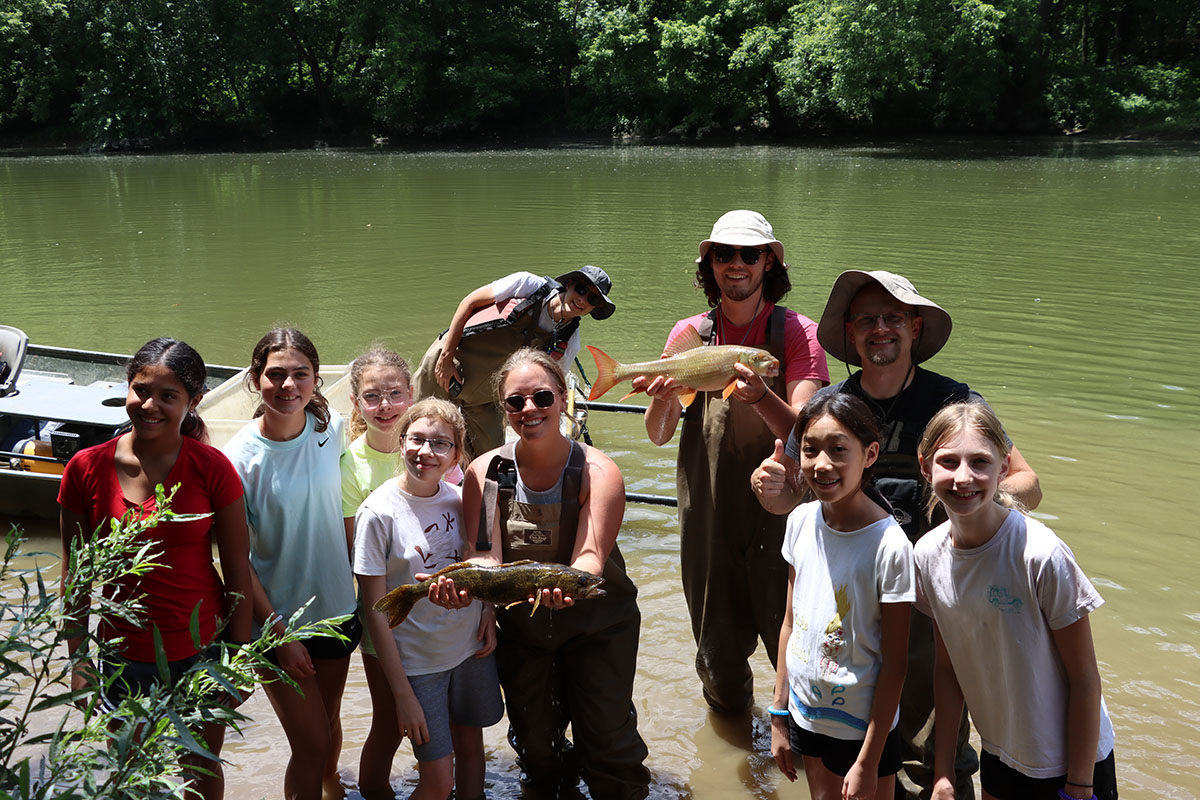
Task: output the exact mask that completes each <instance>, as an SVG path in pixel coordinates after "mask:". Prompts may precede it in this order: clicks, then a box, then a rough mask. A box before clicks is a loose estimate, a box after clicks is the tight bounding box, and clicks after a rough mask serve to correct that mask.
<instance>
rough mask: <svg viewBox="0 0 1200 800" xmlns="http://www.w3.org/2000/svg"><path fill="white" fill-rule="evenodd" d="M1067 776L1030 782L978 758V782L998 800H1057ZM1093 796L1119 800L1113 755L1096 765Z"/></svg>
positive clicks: (995, 760)
mask: <svg viewBox="0 0 1200 800" xmlns="http://www.w3.org/2000/svg"><path fill="white" fill-rule="evenodd" d="M1066 780H1067V776H1066V775H1059V776H1058V777H1057V778H1031V777H1029V776H1028V775H1025V774H1023V773H1020V772H1018V771H1017V770H1015V769H1013V768H1012V767H1010V766H1008V765H1007V764H1005V763H1004V762H1003V761H1001V760H1000V758H999V756H995V755H992V754H991V753H989V752H987V751H986V750H984V751H983V752H982V753H980V754H979V782H980V784H982V785H983V790H984V791H985V792H987V793H988V794H990V795H991V796H992V797H995V798H997V800H1058V790H1059V789H1061V788H1063V784H1064V783H1066ZM1092 792H1093V793H1094V794H1095V795H1096V798H1097V800H1117V762H1116V759H1115V758H1114V756H1113V753H1109V754H1108V758H1106V759H1104V760H1103V761H1097V762H1096V767H1095V769H1093V770H1092Z"/></svg>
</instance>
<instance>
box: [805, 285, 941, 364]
mask: <svg viewBox="0 0 1200 800" xmlns="http://www.w3.org/2000/svg"><path fill="white" fill-rule="evenodd" d="M872 281H874V282H875V283H878V284H879V285H880V286H882V287H883V288H884V290H885V291H887V293H888V294H890V295H891V296H892V297H894V298H896V299H897V300H899V301H900V302H901V303H904V304H906V305H910V306H913V307H915V308H917V309H919V310H920V312H921V319H922V320H923V322H922V323H921V337H920V338H919V339H917V341H916V343H915V344H914V346H913V363H914V364H919V363H921V362H922V361H926V360H928V359H930V358H933V356H934V355H936V354H937V352H938V351H939V350H941V349H942V348H943V347H944V346H945V345H946V342H947V341H948V340H949V339H950V328H951V327H952V323H951V321H950V315H949V314H948V313H946V310H945V309H944V308H942V307H941V306H939V305H938V304H937V303H935V302H933V301H932V300H928V299H926V298H924V297H922V296H921V295H919V294H917V290H916V288H914V287H913V285H912V282H911V281H909V279H908V278H905V277H904V276H903V275H897V274H896V273H894V272H887V271H885V270H881V269H879V270H872V271H870V272H864V271H863V270H860V269H849V270H846V271H845V272H843V273H842V274H841V275H838V277H837V280H836V281H834V282H833V290H832V291H831V292H830V293H829V302H827V303H826V304H825V312H824V313H823V314H821V323H820V324H819V325H817V341H818V342H820V343H821V347H824V348H825V352H826V353H829V355H831V356H833V357H834V358H836V359H837V360H839V361H844V362H846V363H847V364H853V365H854V366H856V367H857V366H862V359H861V358H859V356H858V351H857V350H856V349H854V347H853V345H852V344H851V342H850V340H849V337H847V336H846V327H845V326H846V322H848V320H847V319H846V317H847V315H848V314H849V313H850V303H851V301H852V300H854V296H855V295H856V294H858V293H859V291H860V290H861V289H862V288H863V287H864V286H866V285H867V284H868V283H871V282H872Z"/></svg>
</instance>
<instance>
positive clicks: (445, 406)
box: [400, 397, 467, 467]
mask: <svg viewBox="0 0 1200 800" xmlns="http://www.w3.org/2000/svg"><path fill="white" fill-rule="evenodd" d="M429 418H432V419H440V420H441V421H442V422H444V423H446V424H447V425H449V426H450V430H451V432H452V433H453V435H454V454H455V456H456V462H457V463H458V465H459V466H460V467H464V466H466V464H467V461H466V458H467V453H466V441H467V421H466V419H465V418H464V417H463V414H462V412H461V411H459V410H458V406H456V405H454V403H451V402H450V401H449V400H443V399H442V398H440V397H426V398H425V399H424V400H418V401H417V402H415V403H413V404H412V405H411V406H409V407H408V411H405V412H404V416H402V417H401V418H400V438H401V439H403V438H404V436H405V435H406V434H407V433H408V429H409V427H410V426H411V425H412V424H413V423H414V422H416V421H417V420H419V419H429ZM401 460H403V457H402V458H401Z"/></svg>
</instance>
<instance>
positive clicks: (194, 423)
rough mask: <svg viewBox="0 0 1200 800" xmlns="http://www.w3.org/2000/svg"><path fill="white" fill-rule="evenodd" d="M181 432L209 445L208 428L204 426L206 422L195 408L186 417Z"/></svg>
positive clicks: (180, 427)
mask: <svg viewBox="0 0 1200 800" xmlns="http://www.w3.org/2000/svg"><path fill="white" fill-rule="evenodd" d="M179 432H180V433H181V434H183V435H184V436H190V437H191V438H193V439H195V440H196V441H198V442H203V443H204V444H208V426H207V425H205V424H204V420H203V419H201V418H200V415H199V414H197V413H196V409H194V408H193V409H191V410H190V411H188V412H187V414H186V415H185V416H184V418H183V424H182V425H180V426H179Z"/></svg>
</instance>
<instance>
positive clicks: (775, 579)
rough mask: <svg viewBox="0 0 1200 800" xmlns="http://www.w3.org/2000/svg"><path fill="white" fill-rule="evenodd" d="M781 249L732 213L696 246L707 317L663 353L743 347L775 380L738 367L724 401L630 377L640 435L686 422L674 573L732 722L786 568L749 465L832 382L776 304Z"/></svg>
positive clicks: (748, 690)
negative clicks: (760, 351)
mask: <svg viewBox="0 0 1200 800" xmlns="http://www.w3.org/2000/svg"><path fill="white" fill-rule="evenodd" d="M783 256H784V251H783V244H782V243H780V242H779V240H778V239H776V238H775V235H774V233H773V231H772V229H771V225H770V223H768V222H767V220H766V219H764V218H763V216H762V215H761V214H759V213H756V212H754V211H744V210H743V211H730V212H729V213H727V214H725V215H724V216H722V217H721V218H720V219H719V220H717V223H716V225H714V226H713V229H712V235H711V236H709V238H707V239H705V240H704V241H702V242H701V243H700V257H699V258H697V259H696V264H697V268H696V286H697V287H698V288H700V289H703V290H704V293H705V296H706V297H707V299H708V305H709V306H710V308H711V309H712V310H711V311H708V312H705V313H702V314H697V315H695V316H693V317H689V318H687V319H683V320H680V321H679V322H678V323H676V324H675V327H674V329H673V330H672V331H671V335H670V336H669V337H668V339H667V350H668V351H671V350H673V349H674V348H675V347H677V346H684V342H687V343H688V344H693V343H694V344H696V345H723V344H734V345H738V344H744V345H749V346H753V347H761V348H764V349H767V350H769V351H770V352H771V354H772V355H774V356H775V357H776V358H777V359H778V360H779V364H780V366H779V375H778V376H777V377H767V378H766V379H765V380H764V378H761V377H759V376H758V375H756V374H754V373H753V372H752V371H751V370H750V369H748V368H746V367H743V366H742V365H740V364H739V365H738V367H739V368H740V369H739V373H740V375H741V379H740V380H739V381H738V382H737V384H736V386H735V389H734V391H733V393H732V394H731V395H730V396H729V397H728V399H723V398H722V393H721V392H719V391H717V392H704V393H700V394H698V395H696V398H695V401H694V402H692V403H691V404H690V405H689V406H688V408H687V410H686V411H684V410H683V409H682V408H681V405H680V395H681V394H684V393H685V391H684V390H685V389H687V388H688V387H685V386H682V385H680V384H679V383H677V382H676V381H675V380H674V379H672V378H663V377H657V378H654V379H653V380H648V379H646V378H637V379H635V380H634V383H633V388H634V389H635V390H644V391H645V392H646V394H647V395H649V396H650V398H651V401H650V406H649V408H647V410H646V415H645V424H646V432H647V434H648V435H649V437H650V440H651V441H653V442H654V443H655V444H658V445H662V444H666V443H667V442H668V441H670V439H671V437H672V435H673V434H674V433H675V429H676V427H677V426H678V425H679V422H680V419H681V418H682V420H683V433H682V434H681V436H680V439H679V457H678V467H677V473H676V475H677V482H678V497H679V527H680V566H681V571H682V577H683V592H684V596H685V598H686V600H687V604H688V612H689V613H690V615H691V619H692V633H693V635H694V636H695V639H696V645H697V650H698V652H697V655H696V671H697V673H698V674H699V676H700V680H701V684H702V686H703V692H704V699H705V700H706V701H707V702H708V704H709V706H710V707H712V708H713V710H715V711H720V712H724V713H733V714H736V713H741V712H743V711H745V710H746V709H747V708H749V706H750V704H751V702H752V701H753V699H754V694H753V676H752V673H751V669H750V665H749V658H750V656H751V655H753V653H754V651H755V649H756V648H757V646H758V641H759V640H760V639H761V640H762V642H763V645H764V646H765V647H766V651H767V655H768V656H769V658H770V660H771V663H772V665H774V663H775V658H776V655H777V654H778V651H779V648H778V642H779V628H780V624H781V623H782V622H783V614H784V608H785V604H786V601H787V579H788V565H787V563H786V562H785V561H784V560H783V556H782V554H781V547H782V544H783V533H784V523H785V520H784V519H783V518H782V517H776V516H774V515H772V514H769V513H767V512H766V511H764V510H763V509H762V507H761V506H759V504H758V502H757V501H756V500H755V498H754V494H753V493H752V492H751V491H750V487H749V482H748V478H749V476H750V473H751V471H752V470H753V469H754V467H755V465H757V464H758V462H759V461H760V460H761V459H762V458H763V456H765V455H766V454H768V453H769V452H771V445H772V442H774V440H775V439H777V438H784V437H786V435H787V432H788V431H789V430H790V429H791V427H792V424H793V423H794V422H795V419H796V414H797V412H798V411H799V409H800V407H801V406H803V405H804V403H805V402H806V401H807V400H808V398H809V397H811V396H812V394H813V393H814V392H815V391H816V390H817V389H818V388H820V387H821V386H824V385H825V384H827V383H828V382H829V370H828V368H827V367H826V365H825V354H824V353H823V352H821V348H820V346H819V345H818V344H817V341H816V335H815V334H816V330H815V328H816V326H815V325H814V324H813V322H812V320H810V319H808V318H807V317H803V316H800V315H799V314H797V313H796V312H794V311H791V310H789V309H785V308H783V307H782V306H777V305H775V303H777V302H778V301H779V300H780V299H782V298H783V296H784V295H786V294H787V292H788V291H789V290H790V289H791V281H790V279H789V277H788V266H787V264H786V263H785V262H784V257H783Z"/></svg>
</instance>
